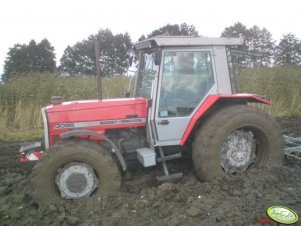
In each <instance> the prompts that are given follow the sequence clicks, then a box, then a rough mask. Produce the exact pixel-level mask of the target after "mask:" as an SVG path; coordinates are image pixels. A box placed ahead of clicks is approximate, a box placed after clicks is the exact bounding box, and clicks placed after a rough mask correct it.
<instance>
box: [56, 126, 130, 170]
mask: <svg viewBox="0 0 301 226" xmlns="http://www.w3.org/2000/svg"><path fill="white" fill-rule="evenodd" d="M83 135H85V136H91V137H97V138H100V139H101V140H104V141H105V142H107V143H108V144H109V145H110V146H111V149H112V153H115V154H116V156H117V158H118V160H119V162H120V164H121V166H122V169H123V170H124V171H125V170H126V169H127V165H126V163H125V160H124V158H123V156H122V154H121V151H120V150H119V149H118V148H117V146H116V145H115V144H114V143H113V142H112V141H111V140H110V139H109V138H107V137H106V136H105V135H103V134H100V133H97V132H94V131H91V130H71V131H68V132H66V133H62V134H61V138H62V139H67V138H70V137H74V136H83Z"/></svg>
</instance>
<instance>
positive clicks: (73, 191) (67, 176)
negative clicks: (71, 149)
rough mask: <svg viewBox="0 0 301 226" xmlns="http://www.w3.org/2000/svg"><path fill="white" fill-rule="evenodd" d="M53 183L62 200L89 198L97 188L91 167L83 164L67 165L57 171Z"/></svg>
mask: <svg viewBox="0 0 301 226" xmlns="http://www.w3.org/2000/svg"><path fill="white" fill-rule="evenodd" d="M55 181H56V185H57V186H58V188H59V190H60V193H61V196H62V198H66V199H77V198H82V197H89V196H90V195H91V194H92V192H93V191H94V190H95V189H96V188H97V187H98V186H99V180H98V178H97V177H96V175H95V173H94V171H93V169H92V167H91V166H89V165H87V164H85V163H70V164H67V165H66V166H65V167H64V168H62V169H59V170H58V172H57V175H56V180H55Z"/></svg>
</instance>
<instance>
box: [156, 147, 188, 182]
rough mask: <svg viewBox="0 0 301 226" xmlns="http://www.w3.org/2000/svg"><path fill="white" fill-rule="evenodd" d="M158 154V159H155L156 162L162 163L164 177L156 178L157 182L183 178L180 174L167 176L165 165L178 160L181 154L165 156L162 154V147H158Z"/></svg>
mask: <svg viewBox="0 0 301 226" xmlns="http://www.w3.org/2000/svg"><path fill="white" fill-rule="evenodd" d="M159 153H160V157H159V158H157V162H162V164H163V170H164V174H165V175H164V176H157V180H158V181H161V182H162V181H167V180H173V179H179V178H182V177H183V173H182V172H180V173H173V174H169V172H168V168H167V164H166V161H169V160H172V159H178V158H180V157H181V153H177V154H173V155H168V156H165V155H164V153H163V149H162V147H159Z"/></svg>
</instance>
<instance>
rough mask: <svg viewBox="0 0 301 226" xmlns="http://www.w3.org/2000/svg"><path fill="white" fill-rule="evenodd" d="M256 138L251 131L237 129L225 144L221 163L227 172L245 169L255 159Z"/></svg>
mask: <svg viewBox="0 0 301 226" xmlns="http://www.w3.org/2000/svg"><path fill="white" fill-rule="evenodd" d="M255 147H256V144H255V139H254V135H253V133H252V132H251V131H244V130H235V131H234V132H233V133H231V134H230V135H229V136H228V137H227V139H226V141H225V142H224V144H223V147H222V150H221V158H220V165H221V167H222V168H223V169H224V171H225V172H226V173H230V174H232V173H239V172H241V171H245V170H246V169H247V168H248V167H249V166H250V165H251V164H252V163H253V162H254V159H255Z"/></svg>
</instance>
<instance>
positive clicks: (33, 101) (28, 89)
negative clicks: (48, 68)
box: [0, 67, 301, 141]
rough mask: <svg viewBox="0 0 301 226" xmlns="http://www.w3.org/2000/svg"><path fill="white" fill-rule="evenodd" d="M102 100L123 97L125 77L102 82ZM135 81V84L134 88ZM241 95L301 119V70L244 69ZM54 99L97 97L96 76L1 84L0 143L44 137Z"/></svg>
mask: <svg viewBox="0 0 301 226" xmlns="http://www.w3.org/2000/svg"><path fill="white" fill-rule="evenodd" d="M102 83H103V98H114V97H123V92H124V91H126V90H127V89H128V83H129V78H128V77H126V76H118V77H106V78H104V79H102ZM133 84H134V81H132V86H133ZM237 85H238V89H239V91H240V92H248V93H256V94H259V95H262V96H264V97H265V98H266V99H268V100H270V101H272V102H273V105H272V106H268V105H260V107H261V108H263V109H264V110H266V111H268V112H269V113H271V114H272V115H274V116H284V115H299V116H301V98H300V97H301V67H277V68H255V69H245V70H243V71H242V72H241V74H240V75H239V76H238V78H237ZM51 96H62V97H63V98H64V100H78V99H95V98H97V81H96V78H94V77H76V76H72V77H59V76H55V75H47V74H31V75H28V76H26V77H17V78H15V79H12V80H10V81H9V82H7V83H6V84H5V85H0V141H1V140H4V141H8V140H14V141H17V140H33V139H40V138H42V137H43V128H42V127H43V123H42V117H41V113H40V109H41V107H43V106H46V105H48V104H49V103H50V98H51Z"/></svg>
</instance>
